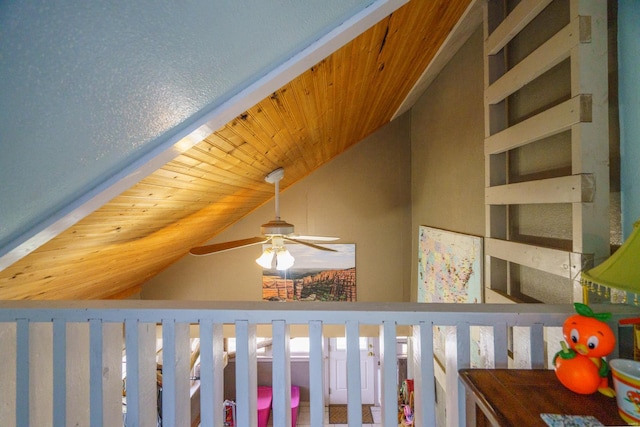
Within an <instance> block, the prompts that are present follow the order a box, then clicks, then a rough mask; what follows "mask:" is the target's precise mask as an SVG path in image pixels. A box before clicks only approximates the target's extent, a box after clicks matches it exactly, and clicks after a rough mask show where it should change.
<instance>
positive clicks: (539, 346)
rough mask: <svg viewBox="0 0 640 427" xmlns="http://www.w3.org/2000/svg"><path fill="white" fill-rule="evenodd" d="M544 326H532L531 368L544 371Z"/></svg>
mask: <svg viewBox="0 0 640 427" xmlns="http://www.w3.org/2000/svg"><path fill="white" fill-rule="evenodd" d="M544 348H545V346H544V326H543V325H542V323H534V324H533V325H531V368H532V369H544V367H545V366H544Z"/></svg>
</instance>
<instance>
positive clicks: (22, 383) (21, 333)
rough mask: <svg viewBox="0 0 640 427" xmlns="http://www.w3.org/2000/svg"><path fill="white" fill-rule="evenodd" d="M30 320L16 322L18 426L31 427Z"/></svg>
mask: <svg viewBox="0 0 640 427" xmlns="http://www.w3.org/2000/svg"><path fill="white" fill-rule="evenodd" d="M29 381H30V380H29V320H27V319H18V320H17V321H16V426H17V427H29V414H30V410H29V407H30V402H29Z"/></svg>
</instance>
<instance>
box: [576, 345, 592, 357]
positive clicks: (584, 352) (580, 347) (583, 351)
mask: <svg viewBox="0 0 640 427" xmlns="http://www.w3.org/2000/svg"><path fill="white" fill-rule="evenodd" d="M574 348H575V350H576V351H577V352H578V353H580V354H581V355H583V356H586V355H587V353H589V348H587V346H586V345H584V344H576V346H575V347H574Z"/></svg>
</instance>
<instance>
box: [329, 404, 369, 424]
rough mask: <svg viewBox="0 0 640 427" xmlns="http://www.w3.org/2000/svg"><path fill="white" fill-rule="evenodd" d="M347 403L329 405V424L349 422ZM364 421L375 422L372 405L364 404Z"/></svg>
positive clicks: (364, 422)
mask: <svg viewBox="0 0 640 427" xmlns="http://www.w3.org/2000/svg"><path fill="white" fill-rule="evenodd" d="M347 422H348V420H347V405H329V424H347ZM362 423H363V424H373V416H372V415H371V405H362Z"/></svg>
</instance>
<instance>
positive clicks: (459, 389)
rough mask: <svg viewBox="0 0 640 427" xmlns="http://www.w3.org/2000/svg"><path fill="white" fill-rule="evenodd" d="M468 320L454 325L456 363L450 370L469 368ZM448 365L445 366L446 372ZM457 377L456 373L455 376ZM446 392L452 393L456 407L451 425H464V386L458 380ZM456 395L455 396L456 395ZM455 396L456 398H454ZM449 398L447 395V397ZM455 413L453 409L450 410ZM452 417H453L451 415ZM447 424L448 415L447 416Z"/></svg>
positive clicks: (469, 338)
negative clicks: (456, 416)
mask: <svg viewBox="0 0 640 427" xmlns="http://www.w3.org/2000/svg"><path fill="white" fill-rule="evenodd" d="M469 329H470V328H469V322H458V323H457V325H456V335H457V357H456V360H457V364H456V367H455V368H454V369H453V371H452V372H455V373H457V372H458V370H459V369H465V368H469V367H470V366H471V350H470V346H471V332H470V330H469ZM448 370H449V367H448V366H447V374H449V372H448ZM455 378H457V375H456V376H455ZM447 393H451V394H454V393H455V394H454V395H453V396H451V401H452V402H456V404H457V407H458V419H457V420H456V419H452V420H451V425H466V412H465V411H463V410H462V408H464V407H465V388H464V385H463V384H462V382H461V381H460V380H457V381H456V387H452V388H451V389H447ZM456 395H457V396H456ZM456 397H457V399H456ZM447 399H449V397H447ZM452 412H454V413H455V411H452ZM451 418H453V417H451ZM447 424H449V417H447Z"/></svg>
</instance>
